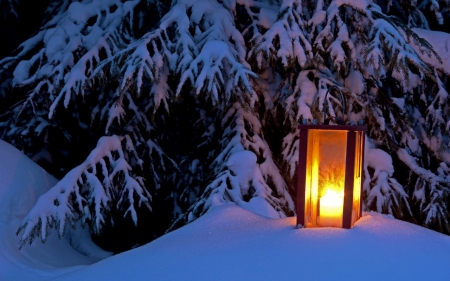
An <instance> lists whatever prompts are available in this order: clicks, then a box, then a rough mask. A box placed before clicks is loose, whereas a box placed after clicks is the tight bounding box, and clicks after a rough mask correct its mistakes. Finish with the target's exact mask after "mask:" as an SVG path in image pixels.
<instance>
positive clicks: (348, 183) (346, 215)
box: [342, 131, 356, 229]
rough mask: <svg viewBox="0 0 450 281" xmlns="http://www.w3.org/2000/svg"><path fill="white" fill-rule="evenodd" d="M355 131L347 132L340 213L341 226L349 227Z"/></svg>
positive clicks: (350, 223) (350, 222) (351, 207)
mask: <svg viewBox="0 0 450 281" xmlns="http://www.w3.org/2000/svg"><path fill="white" fill-rule="evenodd" d="M355 146H356V132H354V131H349V132H348V133H347V155H346V160H345V170H346V172H345V186H344V206H343V214H342V227H343V228H346V229H350V228H351V227H352V212H353V188H354V183H355V179H354V178H355V174H354V171H355V156H356V150H355V149H356V147H355Z"/></svg>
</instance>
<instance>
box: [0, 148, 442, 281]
mask: <svg viewBox="0 0 450 281" xmlns="http://www.w3.org/2000/svg"><path fill="white" fill-rule="evenodd" d="M241 156H244V155H243V154H242V155H241ZM238 158H241V157H238ZM0 159H2V161H1V162H0V280H2V281H10V280H11V281H17V280H27V281H38V280H61V281H62V280H66V281H68V280H110V281H114V280H292V279H293V278H299V279H304V280H361V279H364V280H395V279H398V280H408V279H409V280H446V279H448V270H447V265H448V261H449V260H450V237H449V236H446V235H443V234H440V233H438V232H434V231H431V230H429V229H425V228H422V227H420V226H417V225H413V224H410V223H406V222H402V221H398V220H396V219H394V218H392V217H390V216H385V215H381V214H378V213H366V214H364V216H363V217H362V218H361V219H360V220H359V221H358V222H357V223H356V225H355V227H354V228H353V229H350V230H345V229H337V228H315V229H295V228H294V226H295V217H291V218H282V219H270V218H267V217H264V216H261V215H258V214H255V213H253V212H250V211H247V210H244V209H243V208H241V207H239V206H236V205H234V204H226V205H222V206H219V207H214V208H211V209H210V210H209V211H208V212H207V213H206V214H205V215H204V216H202V217H201V218H199V219H197V220H196V221H194V222H192V223H190V224H188V225H186V226H184V227H182V228H180V229H178V230H175V231H173V232H171V233H168V234H166V235H164V236H162V237H160V238H159V239H157V240H155V241H153V242H151V243H149V244H147V245H144V246H142V247H139V248H136V249H133V250H130V251H128V252H124V253H122V254H119V255H116V256H112V257H108V258H105V257H107V256H108V254H107V253H105V252H102V251H100V250H98V249H97V248H96V247H95V246H94V245H93V244H92V242H91V241H90V239H89V238H88V237H87V236H88V234H87V233H86V232H85V231H76V232H75V231H71V233H70V234H68V235H66V237H65V238H63V239H61V240H60V239H58V238H57V237H56V235H50V236H49V237H48V239H47V242H46V243H45V244H41V243H33V244H32V245H31V246H29V245H26V246H24V247H23V248H22V250H20V251H19V250H18V249H17V246H18V243H19V239H18V238H17V237H16V236H15V235H14V233H15V231H16V229H17V227H18V226H19V224H20V222H21V220H22V219H23V217H24V216H25V213H26V212H27V210H29V209H30V208H31V207H32V206H33V205H34V203H35V201H36V199H37V196H39V195H40V194H42V193H43V192H45V191H46V190H47V189H49V188H50V187H51V186H52V185H54V184H55V183H56V180H55V179H54V178H52V177H51V176H49V175H48V174H47V173H46V172H44V171H43V170H42V169H41V168H40V167H38V166H37V165H36V164H34V163H33V162H32V161H31V160H30V159H28V158H27V157H26V156H25V155H23V154H22V153H21V152H19V151H18V150H16V149H15V148H13V147H12V146H11V145H9V144H6V143H4V142H2V141H0ZM235 160H236V161H237V160H239V159H235ZM241 160H242V161H244V160H245V159H242V158H241ZM253 160H254V159H250V160H248V161H253ZM236 161H233V160H230V161H229V164H230V166H232V167H233V168H239V166H240V164H239V163H237V162H236ZM245 161H247V160H245ZM256 198H257V197H256ZM254 199H255V198H254ZM259 199H261V200H262V198H259ZM259 199H258V200H259ZM257 205H259V202H256V201H255V202H254V208H257ZM261 206H262V207H261V208H263V207H264V206H267V204H262V205H261ZM261 213H263V212H261ZM53 234H56V233H53ZM69 240H71V241H72V245H70V244H69V242H68V241H69ZM74 248H76V249H78V251H76V250H75V249H74ZM81 253H84V254H81ZM86 254H90V257H89V256H86ZM101 258H104V259H103V260H101V261H99V262H97V263H94V262H96V261H98V260H100V259H101Z"/></svg>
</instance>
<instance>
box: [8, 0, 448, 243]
mask: <svg viewBox="0 0 450 281" xmlns="http://www.w3.org/2000/svg"><path fill="white" fill-rule="evenodd" d="M389 3H391V4H389V5H390V6H392V5H393V4H392V1H389ZM433 3H434V2H433ZM389 5H387V6H389ZM387 6H386V5H385V6H382V7H384V8H386V7H387ZM390 6H389V7H390ZM382 7H380V6H378V5H376V4H375V3H373V2H372V1H369V0H365V1H356V0H354V1H351V0H345V1H344V0H331V1H323V0H318V1H312V0H284V1H276V0H272V1H249V0H236V1H235V0H222V1H219V0H202V1H198V0H195V1H194V0H178V1H173V2H172V3H169V1H139V0H130V1H119V0H83V1H80V2H78V1H73V2H72V1H69V0H66V1H52V2H51V4H50V5H49V8H48V9H47V11H46V18H48V19H49V20H48V21H45V22H44V24H43V26H42V27H41V29H40V30H39V32H38V33H37V34H36V35H34V36H32V37H31V38H30V39H28V40H27V41H25V42H24V43H22V44H21V45H20V46H19V49H18V51H17V54H16V55H14V56H11V57H7V58H4V59H3V60H2V61H1V62H0V64H1V66H2V70H1V72H0V77H1V79H2V81H10V82H11V83H12V87H13V88H12V90H8V88H7V85H5V83H3V84H2V85H3V86H2V87H3V89H4V91H5V93H6V94H5V97H4V98H3V101H4V104H7V105H8V106H9V107H8V109H7V110H5V112H4V114H2V115H1V116H0V122H1V123H0V133H1V137H2V138H3V139H5V140H7V141H9V142H11V143H12V144H14V145H15V146H16V147H19V148H20V149H22V150H23V151H24V152H25V153H27V154H28V155H29V156H30V157H32V158H33V159H35V160H36V161H37V162H38V163H40V164H41V165H43V166H44V167H46V168H47V169H48V170H49V171H51V172H52V173H53V174H55V175H57V176H59V177H61V181H60V182H59V183H58V184H57V185H56V186H55V187H53V188H52V189H51V190H49V192H47V193H46V194H44V195H43V196H42V197H41V198H40V199H39V201H38V202H37V204H36V206H35V207H34V208H33V209H32V210H31V211H30V212H29V214H28V216H27V217H26V218H25V219H24V221H23V224H22V226H21V228H20V229H19V232H21V233H22V240H21V243H22V245H23V244H24V243H26V242H30V243H31V242H32V241H33V240H34V239H35V238H36V237H40V238H41V239H42V240H45V238H46V236H47V233H48V232H47V228H48V227H55V228H57V229H58V230H59V233H60V234H61V235H62V234H63V232H64V228H65V226H66V224H67V223H73V222H74V221H77V220H81V221H82V222H84V223H86V224H88V225H89V226H90V228H91V230H92V233H93V234H94V235H105V233H108V232H110V231H119V230H117V228H118V226H117V225H130V224H134V225H137V231H143V230H142V227H143V226H142V225H144V224H145V225H147V228H146V230H145V231H147V232H146V233H147V236H148V238H147V239H148V240H147V241H149V240H151V239H153V238H155V237H157V236H159V235H162V234H163V233H164V232H165V231H167V230H169V229H174V228H177V227H179V226H181V225H183V224H186V223H189V222H191V221H193V220H195V219H196V218H198V217H199V216H201V215H202V214H204V213H205V212H206V211H207V210H208V209H210V208H211V207H213V206H218V205H222V204H229V203H234V204H237V205H239V206H242V207H243V208H246V209H249V210H252V211H256V212H259V213H262V214H263V215H266V216H270V217H284V216H290V215H293V214H294V209H295V208H294V204H293V200H292V197H293V196H294V195H295V179H296V167H297V160H298V155H297V153H298V129H297V124H298V123H299V122H300V121H302V120H307V122H312V120H313V119H316V120H319V122H323V121H324V120H322V118H323V117H322V116H323V115H322V113H321V112H322V111H323V110H324V106H326V107H327V110H328V112H330V114H331V116H333V117H334V118H341V119H344V120H345V121H346V122H348V123H356V122H359V121H360V120H363V122H365V124H367V125H368V127H369V131H368V133H367V137H368V142H367V143H366V148H367V149H366V156H367V157H366V159H367V161H366V163H365V165H364V173H365V181H364V184H363V185H364V190H363V195H364V197H363V200H364V204H365V209H366V210H376V211H378V212H383V213H388V214H393V215H394V216H396V217H397V218H401V219H405V220H409V221H414V222H416V223H419V224H421V225H424V226H427V227H430V228H433V229H437V230H440V231H442V232H445V233H450V225H449V219H450V217H449V212H448V211H447V210H448V207H449V203H450V202H449V181H448V174H449V171H450V169H449V166H448V165H449V163H448V161H446V159H447V158H446V157H447V155H448V151H449V148H448V144H449V134H448V128H449V125H448V124H450V123H448V122H449V116H448V112H449V108H448V93H447V91H446V88H447V86H446V83H447V79H448V76H447V74H445V73H444V72H443V71H442V70H441V69H436V68H435V67H433V66H431V65H429V64H427V63H426V62H425V61H424V60H423V59H422V58H423V57H424V56H427V57H429V58H430V59H435V60H439V57H438V55H437V54H436V53H435V52H434V51H433V48H432V47H431V46H430V45H429V43H428V42H426V41H424V40H423V39H421V38H420V37H418V36H417V35H416V34H415V33H414V32H413V31H412V30H410V29H409V28H410V27H412V26H420V24H419V23H418V20H417V19H421V17H419V18H414V19H413V20H412V19H411V20H410V19H408V22H406V23H403V22H402V21H401V20H399V19H398V18H396V17H391V16H388V15H386V14H385V12H386V11H384V10H383V9H382ZM411 14H412V13H411ZM412 22H414V23H412ZM424 22H425V21H424ZM416 50H418V51H416ZM8 77H9V78H8ZM8 79H9V80H8ZM336 88H337V89H339V90H340V92H342V93H343V95H344V96H345V100H346V102H347V105H348V106H347V107H346V110H345V111H344V106H343V104H342V101H341V99H340V97H339V96H338V91H330V90H331V89H336ZM327 92H329V94H328V95H327V94H326V93H327ZM335 122H336V120H335V119H332V120H331V123H335ZM122 222H124V224H123V223H122ZM136 235H137V234H136ZM130 239H133V238H130ZM144 240H145V239H144ZM147 241H143V240H142V239H135V241H131V242H129V245H128V247H132V246H133V243H136V244H142V243H145V242H147ZM125 248H126V246H125Z"/></svg>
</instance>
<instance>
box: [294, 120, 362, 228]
mask: <svg viewBox="0 0 450 281" xmlns="http://www.w3.org/2000/svg"><path fill="white" fill-rule="evenodd" d="M298 128H299V129H300V136H299V137H300V139H299V151H298V153H299V160H298V186H297V210H296V211H297V227H298V228H301V227H308V226H307V225H305V222H306V219H305V207H306V199H307V198H306V189H307V185H308V183H307V165H308V160H307V154H308V153H307V152H308V135H309V132H310V131H313V130H319V131H330V130H332V131H336V130H339V131H344V132H345V131H346V132H347V140H346V141H347V143H346V159H345V179H344V199H343V200H344V202H343V212H342V228H346V229H349V228H352V227H353V222H355V221H356V220H358V219H359V218H360V216H361V211H362V210H361V206H362V204H361V202H360V207H359V212H358V213H359V214H358V217H357V218H356V219H355V220H352V211H353V192H354V188H355V182H354V179H355V171H356V170H355V161H356V159H355V158H356V155H357V153H359V155H360V159H359V161H358V164H359V165H360V167H357V168H358V169H359V171H360V177H361V186H362V183H363V173H362V165H363V163H364V137H365V131H367V127H366V126H350V125H299V126H298ZM357 137H359V138H360V139H359V142H360V145H359V147H357V142H358V141H357ZM357 150H360V151H359V152H358V151H357ZM359 188H361V187H359ZM360 191H362V190H361V189H360ZM360 194H361V193H360Z"/></svg>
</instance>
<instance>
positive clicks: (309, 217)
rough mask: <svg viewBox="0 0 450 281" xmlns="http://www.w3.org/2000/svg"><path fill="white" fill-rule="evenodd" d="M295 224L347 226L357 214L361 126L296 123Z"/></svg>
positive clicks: (357, 217) (360, 174) (358, 208)
mask: <svg viewBox="0 0 450 281" xmlns="http://www.w3.org/2000/svg"><path fill="white" fill-rule="evenodd" d="M299 129H300V143H299V164H298V169H299V170H298V189H297V225H298V226H299V227H321V226H322V227H342V228H351V227H353V225H354V223H355V222H356V221H357V220H358V219H359V218H360V216H361V202H360V198H361V183H362V179H361V178H362V165H363V156H364V153H363V152H364V132H365V131H366V127H365V126H342V125H300V126H299Z"/></svg>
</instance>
